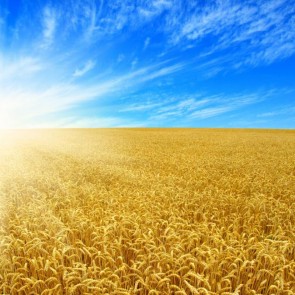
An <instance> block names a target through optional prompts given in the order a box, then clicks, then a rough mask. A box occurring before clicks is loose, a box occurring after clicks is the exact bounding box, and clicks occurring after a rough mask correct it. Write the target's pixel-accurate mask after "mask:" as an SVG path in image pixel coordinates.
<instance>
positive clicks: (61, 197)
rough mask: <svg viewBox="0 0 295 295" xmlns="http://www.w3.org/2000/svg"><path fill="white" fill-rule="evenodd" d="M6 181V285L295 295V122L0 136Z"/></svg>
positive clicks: (0, 187) (1, 196)
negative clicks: (270, 126) (292, 126)
mask: <svg viewBox="0 0 295 295" xmlns="http://www.w3.org/2000/svg"><path fill="white" fill-rule="evenodd" d="M0 177H1V179H0V180H1V182H0V220H1V222H0V248H1V251H0V294H42V295H45V294H122V295H123V294H126V295H127V294H150V295H152V294H153V295H155V294H178V295H181V294H183V295H185V294H224V295H228V294H235V295H237V294H241V295H244V294H253V295H254V294H268V295H270V294H282V295H291V294H295V131H292V130H289V131H283V130H250V129H249V130H234V129H232V130H231V129H84V130H83V129H81V130H79V129H76V130H75V129H69V130H23V131H16V130H15V131H13V130H11V131H1V132H0Z"/></svg>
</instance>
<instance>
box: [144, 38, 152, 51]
mask: <svg viewBox="0 0 295 295" xmlns="http://www.w3.org/2000/svg"><path fill="white" fill-rule="evenodd" d="M150 43H151V38H150V37H147V38H146V39H145V40H144V45H143V50H145V49H147V48H148V46H149V45H150Z"/></svg>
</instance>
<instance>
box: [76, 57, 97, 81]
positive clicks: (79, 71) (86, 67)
mask: <svg viewBox="0 0 295 295" xmlns="http://www.w3.org/2000/svg"><path fill="white" fill-rule="evenodd" d="M94 67H95V62H94V61H92V60H88V61H87V62H86V63H85V65H84V66H83V67H82V68H78V69H76V70H75V72H74V73H73V76H74V77H81V76H84V75H85V74H86V73H88V72H89V71H91V70H92V69H93V68H94Z"/></svg>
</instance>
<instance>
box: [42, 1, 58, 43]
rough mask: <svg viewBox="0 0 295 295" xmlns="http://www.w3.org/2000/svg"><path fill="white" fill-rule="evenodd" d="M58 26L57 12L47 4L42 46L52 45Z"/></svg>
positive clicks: (44, 13) (44, 12) (44, 15)
mask: <svg viewBox="0 0 295 295" xmlns="http://www.w3.org/2000/svg"><path fill="white" fill-rule="evenodd" d="M56 27H57V13H56V11H55V10H54V9H53V8H52V7H49V6H46V7H45V8H44V11H43V38H44V41H43V44H42V46H44V47H47V46H50V45H51V43H52V42H53V39H54V35H55V32H56Z"/></svg>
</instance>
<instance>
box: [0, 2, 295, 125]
mask: <svg viewBox="0 0 295 295" xmlns="http://www.w3.org/2000/svg"><path fill="white" fill-rule="evenodd" d="M294 53H295V5H294V1H293V0H258V1H257V0H255V1H249V0H246V1H234V0H224V1H223V0H218V1H211V0H209V1H205V0H202V1H201V0H200V1H193V0H190V1H189V0H186V1H184V0H149V1H147V0H130V1H129V0H125V1H119V0H113V1H104V0H95V1H94V0H89V1H88V0H65V1H38V0H34V1H32V0H22V1H21V0H0V127H2V128H5V127H8V128H18V127H118V126H120V127H122V126H126V127H129V126H147V127H154V126H162V127H169V126H179V127H183V126H191V127H259V128H260V127H270V128H295V100H294V99H295V54H294Z"/></svg>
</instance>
